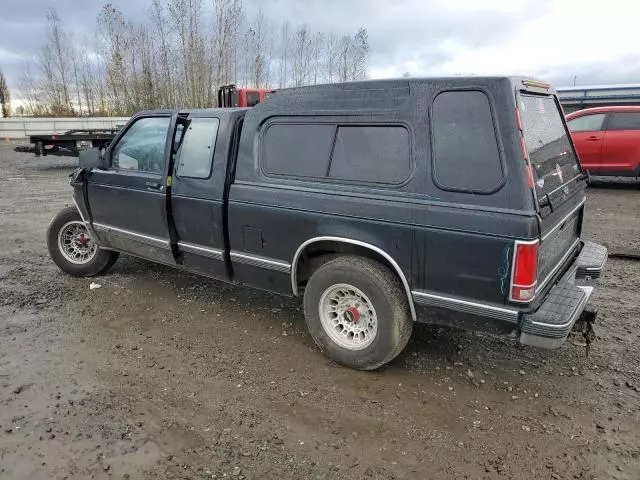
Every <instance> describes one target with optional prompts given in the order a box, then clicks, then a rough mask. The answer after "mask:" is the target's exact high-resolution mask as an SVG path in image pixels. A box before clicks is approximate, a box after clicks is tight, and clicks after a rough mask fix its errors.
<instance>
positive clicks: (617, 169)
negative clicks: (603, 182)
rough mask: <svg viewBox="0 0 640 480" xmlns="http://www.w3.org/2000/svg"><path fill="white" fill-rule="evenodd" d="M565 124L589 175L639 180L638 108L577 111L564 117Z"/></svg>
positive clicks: (639, 130) (622, 107)
mask: <svg viewBox="0 0 640 480" xmlns="http://www.w3.org/2000/svg"><path fill="white" fill-rule="evenodd" d="M567 125H568V126H569V130H571V137H572V139H573V143H574V145H575V147H576V151H577V153H578V157H579V161H580V165H581V166H582V168H583V169H585V170H587V171H588V172H589V173H590V174H591V175H607V176H609V175H610V176H619V177H640V106H628V107H624V106H615V107H596V108H587V109H585V110H579V111H577V112H573V113H570V114H569V115H567Z"/></svg>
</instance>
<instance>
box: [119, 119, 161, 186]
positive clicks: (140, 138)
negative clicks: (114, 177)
mask: <svg viewBox="0 0 640 480" xmlns="http://www.w3.org/2000/svg"><path fill="white" fill-rule="evenodd" d="M170 121H171V119H170V118H169V117H146V118H141V119H139V120H137V121H136V122H135V123H134V124H133V125H132V126H131V127H130V128H129V129H128V130H127V131H126V133H125V134H124V135H123V136H122V138H120V140H119V141H118V143H117V144H116V145H115V147H114V148H113V151H112V154H111V166H112V168H114V169H116V170H131V171H136V172H146V173H156V174H158V175H162V173H163V172H164V151H165V145H166V141H167V134H168V132H169V123H170Z"/></svg>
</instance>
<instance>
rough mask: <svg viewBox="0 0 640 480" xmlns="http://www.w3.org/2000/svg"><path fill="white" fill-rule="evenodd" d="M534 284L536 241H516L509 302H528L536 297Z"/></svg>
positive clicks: (536, 254)
mask: <svg viewBox="0 0 640 480" xmlns="http://www.w3.org/2000/svg"><path fill="white" fill-rule="evenodd" d="M536 283H538V241H537V240H534V241H533V242H522V241H517V242H516V243H515V250H514V252H513V265H512V267H511V291H510V295H509V300H511V301H513V302H525V303H526V302H530V301H531V300H533V297H535V295H536Z"/></svg>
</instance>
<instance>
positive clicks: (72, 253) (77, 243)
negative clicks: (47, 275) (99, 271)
mask: <svg viewBox="0 0 640 480" xmlns="http://www.w3.org/2000/svg"><path fill="white" fill-rule="evenodd" d="M58 249H59V250H60V253H62V255H63V256H64V258H65V259H66V260H68V261H69V262H71V263H74V264H76V265H83V264H85V263H88V262H90V261H91V260H92V259H93V257H94V256H95V255H96V252H97V251H98V245H97V244H96V242H94V241H93V239H92V238H91V236H90V235H89V232H87V228H86V227H85V226H84V224H83V223H82V222H80V221H73V222H67V223H65V224H64V225H63V227H62V228H61V229H60V232H59V233H58Z"/></svg>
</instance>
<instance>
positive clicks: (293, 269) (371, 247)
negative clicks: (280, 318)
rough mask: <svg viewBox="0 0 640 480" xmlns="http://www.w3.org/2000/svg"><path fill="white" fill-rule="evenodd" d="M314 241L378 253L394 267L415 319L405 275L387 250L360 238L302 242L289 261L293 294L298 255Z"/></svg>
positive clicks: (296, 286)
mask: <svg viewBox="0 0 640 480" xmlns="http://www.w3.org/2000/svg"><path fill="white" fill-rule="evenodd" d="M316 242H339V243H349V244H351V245H357V246H359V247H364V248H368V249H369V250H372V251H374V252H376V253H378V254H379V255H382V256H383V257H384V258H385V259H386V260H387V261H388V262H389V263H390V264H391V265H392V266H393V268H394V270H395V271H396V273H397V274H398V276H399V277H400V280H401V281H402V285H403V286H404V289H405V292H406V293H407V301H408V302H409V308H410V309H411V318H412V319H413V321H414V322H415V321H416V320H417V316H416V307H415V305H414V303H413V296H412V295H411V288H409V282H407V277H405V275H404V273H403V272H402V269H401V268H400V265H398V263H397V262H396V261H395V260H394V259H393V257H391V255H389V254H388V253H387V252H385V251H384V250H382V249H381V248H378V247H376V246H375V245H371V244H370V243H366V242H361V241H360V240H353V239H350V238H342V237H314V238H310V239H309V240H307V241H305V242H303V243H302V244H301V245H300V246H299V247H298V249H297V250H296V253H295V255H294V256H293V261H292V262H291V289H292V290H293V294H294V295H295V296H296V297H297V296H298V279H297V271H296V270H297V267H298V261H299V260H300V256H301V255H302V252H303V251H304V249H305V248H306V247H308V246H309V245H311V244H312V243H316Z"/></svg>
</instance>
